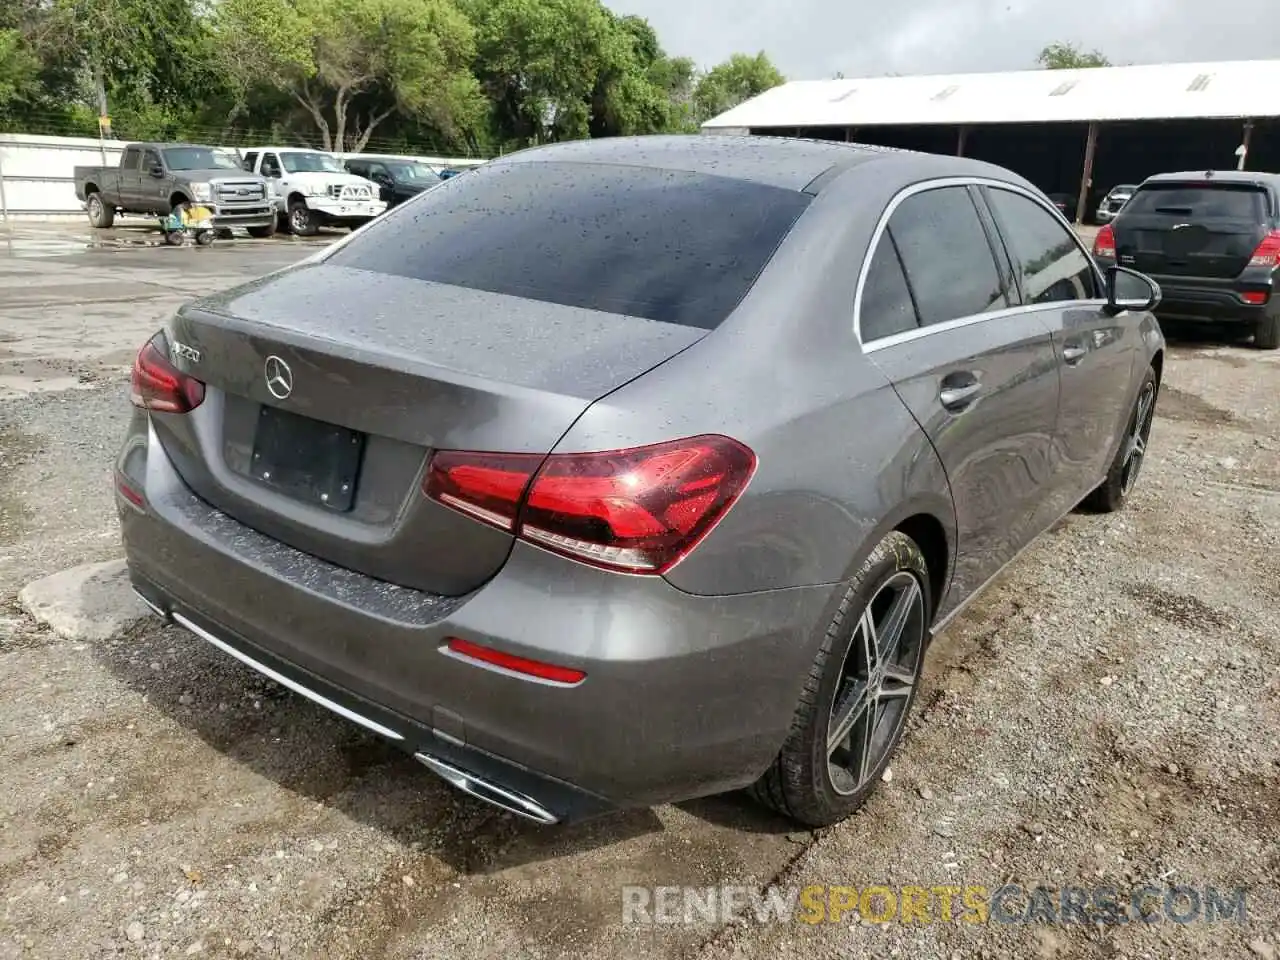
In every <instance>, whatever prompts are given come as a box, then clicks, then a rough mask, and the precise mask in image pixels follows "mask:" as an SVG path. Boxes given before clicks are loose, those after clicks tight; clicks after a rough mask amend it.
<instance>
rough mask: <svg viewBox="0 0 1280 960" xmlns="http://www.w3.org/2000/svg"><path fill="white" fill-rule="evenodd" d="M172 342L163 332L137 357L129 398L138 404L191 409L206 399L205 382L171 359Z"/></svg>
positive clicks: (170, 410)
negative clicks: (170, 343) (179, 367)
mask: <svg viewBox="0 0 1280 960" xmlns="http://www.w3.org/2000/svg"><path fill="white" fill-rule="evenodd" d="M168 352H169V343H168V341H167V340H166V339H165V336H164V334H163V333H157V334H156V335H155V336H154V337H152V338H151V339H150V340H148V341H147V342H146V343H145V344H143V345H142V349H141V350H139V351H138V356H137V358H136V359H135V360H134V361H133V383H132V387H133V389H132V391H131V393H130V397H129V399H130V400H132V401H133V405H134V406H135V407H142V408H143V409H144V410H156V411H158V412H160V413H190V412H191V411H192V410H194V409H195V408H196V407H198V406H200V404H201V402H203V400H204V384H203V383H201V382H200V381H199V380H197V379H196V378H195V377H191V376H188V375H187V374H185V373H183V372H182V371H181V370H179V369H178V368H177V367H175V366H174V365H173V364H172V363H170V362H169V356H168Z"/></svg>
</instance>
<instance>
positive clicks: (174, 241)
mask: <svg viewBox="0 0 1280 960" xmlns="http://www.w3.org/2000/svg"><path fill="white" fill-rule="evenodd" d="M186 239H187V232H186V231H185V230H168V231H166V232H165V235H164V242H165V243H167V244H169V246H171V247H180V246H182V244H183V243H184V242H185V241H186Z"/></svg>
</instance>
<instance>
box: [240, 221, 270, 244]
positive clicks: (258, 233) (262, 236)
mask: <svg viewBox="0 0 1280 960" xmlns="http://www.w3.org/2000/svg"><path fill="white" fill-rule="evenodd" d="M245 229H247V230H248V231H249V236H251V237H254V238H255V239H258V240H266V239H268V238H270V237H274V236H275V235H276V222H275V220H272V221H271V222H270V223H269V224H267V225H266V226H265V227H246V228H245Z"/></svg>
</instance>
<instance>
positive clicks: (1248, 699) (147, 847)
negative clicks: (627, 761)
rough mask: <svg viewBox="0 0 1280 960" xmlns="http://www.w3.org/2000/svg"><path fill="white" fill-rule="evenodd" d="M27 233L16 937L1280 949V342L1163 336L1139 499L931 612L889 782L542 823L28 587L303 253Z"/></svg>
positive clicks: (111, 948) (4, 321) (71, 952)
mask: <svg viewBox="0 0 1280 960" xmlns="http://www.w3.org/2000/svg"><path fill="white" fill-rule="evenodd" d="M305 252H306V250H305V249H303V248H302V247H299V246H298V245H290V244H289V243H288V242H287V241H286V242H285V243H283V244H278V245H270V244H262V245H255V246H238V245H236V244H226V245H218V244H215V246H214V247H213V248H211V249H209V250H166V249H156V250H150V249H128V250H114V251H108V250H103V249H94V250H89V249H85V248H84V245H83V244H80V245H79V246H77V245H75V244H71V245H69V246H68V245H66V244H64V245H63V246H62V247H58V246H57V245H56V244H55V245H54V249H53V250H52V252H50V247H49V245H48V244H47V243H46V244H45V245H43V246H41V245H39V244H32V245H28V246H26V247H22V246H21V245H19V247H18V249H17V250H16V251H14V250H11V251H10V255H9V256H7V257H5V256H4V250H3V245H0V771H3V776H0V958H3V960H8V958H17V957H22V958H35V957H39V958H57V960H74V958H97V957H128V958H146V957H171V956H177V957H183V956H201V957H273V958H274V957H307V958H311V957H314V958H325V960H357V958H359V960H365V958H374V957H386V958H393V960H409V958H438V957H449V958H452V957H478V958H488V957H493V958H510V957H529V958H553V957H574V958H577V957H620V956H646V957H658V958H702V960H728V958H736V957H743V958H746V957H768V958H771V960H773V958H781V957H791V956H806V957H808V956H816V957H833V958H834V957H864V956H865V957H872V956H874V957H903V958H907V957H910V958H918V960H934V958H941V960H951V958H955V957H961V958H966V960H968V958H983V960H994V958H1010V960H1014V958H1016V960H1023V958H1076V957H1079V958H1095V957H1096V958H1120V957H1125V958H1134V960H1136V958H1152V960H1157V958H1158V960H1166V958H1199V957H1206V958H1208V957H1213V958H1231V957H1262V958H1264V960H1266V958H1274V957H1275V956H1276V955H1277V953H1278V952H1280V891H1277V881H1278V880H1280V671H1278V669H1277V664H1278V663H1280V590H1278V589H1277V584H1278V583H1280V352H1277V353H1271V354H1267V353H1263V352H1259V351H1255V350H1253V349H1252V348H1251V347H1249V346H1247V345H1231V344H1221V343H1217V342H1215V341H1213V340H1209V339H1197V338H1196V337H1194V336H1185V335H1184V336H1182V337H1181V338H1180V339H1176V340H1174V341H1173V343H1172V346H1171V351H1170V355H1169V358H1168V362H1167V364H1166V371H1165V383H1164V389H1163V391H1162V394H1161V398H1160V402H1159V407H1158V419H1157V421H1156V425H1155V429H1154V432H1153V435H1152V442H1151V447H1152V453H1151V458H1150V460H1149V462H1148V464H1147V466H1146V469H1145V472H1144V474H1143V477H1142V479H1141V480H1140V483H1139V487H1138V490H1137V492H1136V494H1135V497H1134V499H1133V500H1132V502H1131V503H1130V505H1129V507H1128V508H1127V509H1126V510H1125V511H1123V512H1121V513H1119V514H1116V515H1112V516H1108V517H1099V516H1090V515H1085V514H1073V515H1072V516H1070V517H1068V518H1067V519H1066V520H1064V521H1063V522H1062V523H1060V524H1059V525H1058V526H1057V527H1056V528H1055V529H1053V530H1052V531H1050V532H1049V533H1047V534H1046V535H1045V536H1044V537H1042V538H1041V539H1040V540H1039V541H1038V542H1037V544H1035V545H1034V546H1033V547H1032V548H1031V549H1030V550H1028V551H1027V553H1026V554H1024V556H1023V557H1022V558H1020V559H1019V560H1018V561H1017V562H1016V563H1015V564H1014V565H1013V566H1012V567H1011V568H1010V569H1009V570H1008V571H1007V572H1006V574H1005V575H1004V576H1003V578H1002V580H1001V581H1000V582H998V583H997V584H995V585H993V586H992V587H991V588H990V589H989V591H988V592H987V593H986V594H985V595H984V596H983V597H982V598H981V599H980V600H979V601H978V602H977V603H976V604H975V605H973V606H972V607H971V608H970V609H969V610H968V611H967V612H966V614H965V615H964V616H963V617H962V618H961V619H960V620H959V621H958V622H957V623H956V624H955V625H954V626H953V627H952V628H951V629H949V630H948V632H947V633H946V635H945V636H944V637H942V638H941V640H940V641H939V642H938V644H936V645H935V647H934V648H933V649H932V651H931V652H930V655H929V663H928V667H927V689H926V690H925V692H924V696H923V698H922V700H921V701H920V703H919V706H918V709H917V712H916V715H915V718H914V721H913V723H912V725H911V729H910V731H909V733H908V736H907V739H906V741H905V743H904V745H903V748H902V750H901V751H900V753H899V755H898V757H897V758H896V760H895V762H894V764H893V766H892V771H893V773H892V777H891V779H890V780H889V781H888V782H886V783H884V784H882V786H881V789H880V790H879V791H878V792H877V794H876V795H875V797H874V798H873V799H872V800H871V802H870V803H869V804H868V805H867V806H866V808H865V809H864V810H863V811H861V812H860V813H859V814H858V815H857V816H855V817H854V818H852V819H851V820H850V821H849V822H847V823H845V824H842V825H840V826H837V827H834V828H830V829H827V830H823V831H820V832H817V833H811V832H808V831H798V830H796V828H795V827H794V826H792V825H790V824H788V823H786V822H784V821H781V820H779V819H777V818H774V817H772V816H769V815H767V814H764V813H762V812H760V811H759V810H757V809H756V808H755V807H753V806H752V805H751V804H750V803H749V802H747V801H746V800H744V799H741V798H738V797H723V798H715V799H709V800H703V801H698V802H692V803H685V804H679V805H676V806H669V807H663V808H658V809H654V810H645V811H638V812H634V813H628V814H624V815H619V816H616V817H612V818H609V819H605V820H601V821H598V822H595V823H590V824H585V825H582V826H580V827H570V828H563V829H543V828H537V827H534V826H532V825H528V824H525V823H522V822H517V821H515V820H514V819H512V818H510V817H508V816H506V815H504V814H501V813H499V812H496V811H493V810H490V809H488V808H486V807H483V806H481V805H478V804H477V803H475V802H473V801H471V800H469V799H467V798H464V797H462V796H460V795H458V794H456V793H454V792H453V791H452V790H451V789H450V788H448V787H446V786H445V785H444V784H443V783H442V782H440V781H438V780H436V779H435V778H434V777H432V776H431V775H429V774H428V773H427V772H425V771H424V770H422V769H421V768H420V767H418V766H417V765H416V764H415V763H414V762H413V761H411V760H410V759H408V758H406V757H404V756H402V755H400V754H399V753H397V752H396V751H395V750H394V749H392V748H390V747H388V746H385V745H384V744H382V743H380V742H379V741H377V740H375V739H373V738H372V737H371V736H367V735H365V734H364V733H363V732H361V731H359V730H357V729H356V728H354V727H352V726H351V725H349V724H347V723H345V722H343V721H341V720H339V719H337V718H333V717H331V716H330V715H328V714H327V713H325V712H324V711H322V710H321V709H320V708H318V707H316V706H313V705H312V704H310V703H309V702H307V701H305V700H303V699H301V698H299V697H296V696H294V695H292V694H289V693H287V692H286V691H283V690H282V689H280V688H278V687H276V686H275V685H274V684H272V683H270V682H268V681H266V680H262V679H260V678H258V677H257V676H256V675H254V674H252V673H251V672H249V671H248V670H247V669H244V668H242V667H241V666H240V665H238V664H237V663H235V662H233V661H231V660H230V659H229V658H227V657H225V656H223V655H221V654H220V653H218V652H217V651H216V650H214V649H212V648H210V647H208V646H207V645H205V644H203V643H202V642H201V641H199V640H197V639H195V638H193V637H191V636H189V635H187V634H185V633H184V632H182V631H181V630H178V629H176V628H171V627H165V626H162V625H160V624H159V623H158V622H155V621H148V622H145V623H144V624H143V625H141V626H140V627H138V628H136V629H134V630H132V631H130V632H129V633H128V635H125V636H117V637H114V638H113V639H111V640H108V641H105V642H101V643H93V644H76V643H69V642H66V641H62V640H59V639H57V638H56V637H55V636H53V635H52V634H50V633H48V632H47V631H45V630H43V629H41V628H38V627H37V626H36V625H35V624H34V623H33V622H32V621H30V620H29V619H27V618H26V617H25V616H24V615H23V614H22V613H21V612H20V611H19V610H18V608H17V606H16V604H15V603H14V602H13V598H14V596H15V594H16V592H17V590H18V589H19V588H20V587H21V586H23V585H24V584H25V583H27V582H29V581H30V580H32V579H35V578H37V577H40V576H43V575H45V574H48V573H52V572H55V571H57V570H60V569H63V568H65V567H68V566H71V565H73V564H77V563H82V562H86V561H90V560H104V559H110V558H112V557H116V556H119V554H120V550H119V546H118V542H117V538H118V531H117V527H116V521H115V517H114V513H113V509H112V506H111V499H110V495H109V490H110V487H109V478H110V463H111V459H112V457H113V455H114V453H115V449H116V443H117V441H118V438H119V436H120V434H121V431H122V430H123V425H124V422H125V420H126V417H127V413H128V400H127V386H126V384H125V378H124V370H125V368H126V366H127V364H128V362H129V360H130V359H131V356H132V352H133V350H134V349H135V348H136V346H137V344H138V343H139V342H140V341H141V340H142V339H143V338H144V337H145V335H146V334H148V333H149V332H150V331H152V330H154V329H155V328H156V327H157V326H158V325H159V322H160V321H161V319H162V318H163V317H164V315H165V314H166V313H168V312H169V311H171V310H172V309H173V308H174V307H175V306H176V305H177V304H178V303H179V302H181V301H182V300H183V299H184V298H185V297H187V296H188V295H190V294H192V293H195V292H197V291H199V290H201V289H205V288H212V287H214V286H219V285H228V284H230V283H234V282H236V281H238V280H243V279H248V278H250V277H252V276H255V275H257V274H259V273H262V272H265V271H266V270H269V269H272V268H274V267H276V266H280V265H283V264H284V263H287V262H290V261H291V260H292V259H296V258H297V257H298V256H300V255H302V254H303V253H305ZM1006 881H1012V882H1016V883H1022V884H1025V885H1028V886H1030V885H1033V884H1036V883H1047V884H1050V885H1055V886H1058V885H1067V884H1073V885H1079V886H1087V885H1091V884H1093V885H1096V884H1111V885H1115V886H1117V887H1119V888H1120V889H1122V890H1124V889H1129V888H1131V887H1134V886H1138V885H1141V884H1143V883H1151V884H1154V885H1158V886H1160V887H1161V888H1163V887H1164V886H1166V885H1168V884H1181V885H1186V886H1191V887H1195V888H1198V889H1200V890H1203V889H1204V888H1205V887H1206V886H1212V887H1216V888H1217V889H1220V890H1229V889H1231V888H1234V887H1245V888H1247V919H1246V922H1244V923H1237V922H1230V921H1228V922H1217V923H1208V922H1203V921H1195V922H1191V923H1188V924H1179V923H1174V922H1170V921H1168V920H1164V921H1161V922H1155V923H1149V924H1148V923H1141V922H1130V923H1126V924H1121V925H1114V926H1094V925H1082V924H1074V925H1072V924H1065V925H1046V924H1034V923H1029V924H999V923H994V922H993V923H987V924H979V925H973V924H967V923H964V922H941V921H937V920H936V919H935V922H932V923H927V924H921V923H916V924H902V923H896V922H895V923H888V924H873V923H868V922H858V921H857V920H856V917H855V919H854V920H853V921H852V922H850V920H849V918H846V919H845V921H844V922H842V923H832V924H818V925H808V924H803V923H799V922H795V921H792V922H788V923H759V922H756V921H754V920H751V921H748V922H743V923H734V924H720V923H714V922H707V921H699V922H695V923H689V924H683V923H682V924H673V925H657V926H645V925H638V924H624V923H623V922H622V895H621V887H622V886H623V885H624V884H641V885H650V886H656V885H694V886H708V885H721V884H748V885H751V886H753V887H764V886H765V885H768V884H771V883H778V884H781V885H783V886H787V887H791V886H804V885H807V884H828V885H836V884H841V885H845V884H847V885H851V886H854V887H859V888H861V887H865V886H867V885H870V884H883V885H887V886H889V887H892V888H897V887H901V886H904V885H920V886H925V887H931V886H934V885H939V884H953V885H963V884H979V885H982V886H985V887H987V888H989V889H995V888H996V887H999V886H1000V885H1001V884H1002V883H1004V882H1006Z"/></svg>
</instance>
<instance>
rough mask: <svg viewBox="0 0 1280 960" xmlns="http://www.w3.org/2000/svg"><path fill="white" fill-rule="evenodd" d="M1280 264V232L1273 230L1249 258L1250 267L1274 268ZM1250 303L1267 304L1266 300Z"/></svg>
mask: <svg viewBox="0 0 1280 960" xmlns="http://www.w3.org/2000/svg"><path fill="white" fill-rule="evenodd" d="M1277 262H1280V230H1272V231H1271V232H1270V233H1268V234H1267V235H1266V236H1265V237H1263V238H1262V242H1261V243H1260V244H1258V249H1257V250H1255V251H1253V256H1252V257H1250V258H1249V266H1251V267H1274V266H1275V265H1276V263H1277ZM1249 302H1250V303H1265V302H1266V301H1265V300H1261V301H1257V300H1251V301H1249Z"/></svg>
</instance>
